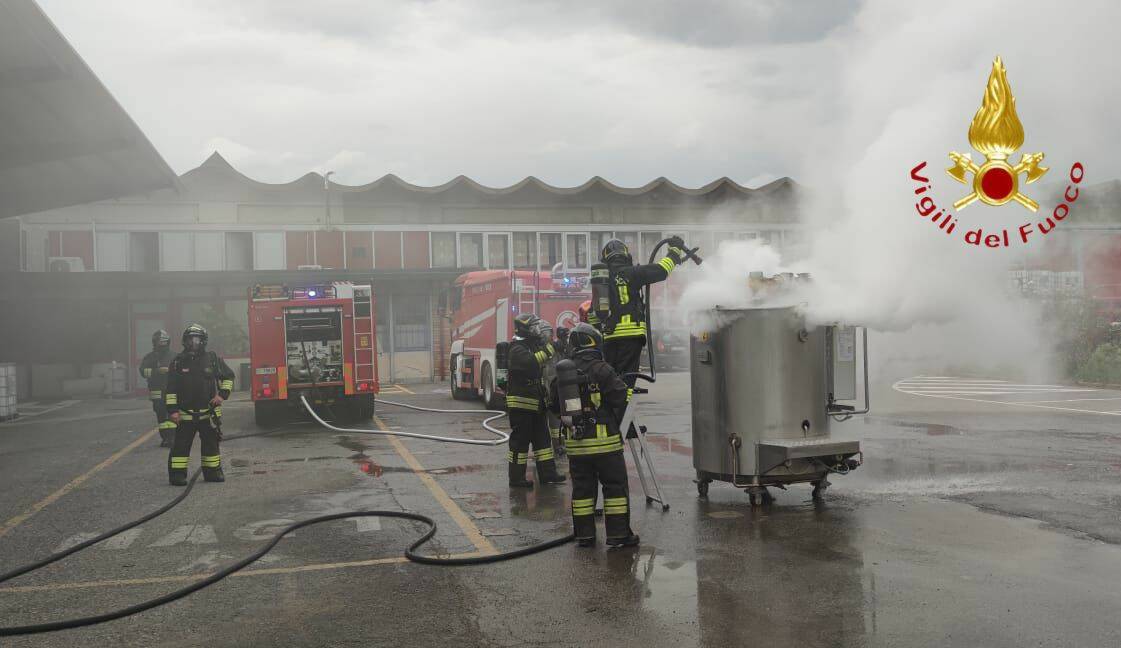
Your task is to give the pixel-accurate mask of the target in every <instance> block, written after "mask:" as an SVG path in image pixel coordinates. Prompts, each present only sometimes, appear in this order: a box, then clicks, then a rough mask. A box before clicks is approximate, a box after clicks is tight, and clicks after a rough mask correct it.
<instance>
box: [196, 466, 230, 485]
mask: <svg viewBox="0 0 1121 648" xmlns="http://www.w3.org/2000/svg"><path fill="white" fill-rule="evenodd" d="M202 478H203V479H205V480H206V481H208V482H224V481H226V473H224V472H222V467H221V466H218V467H217V468H203V469H202Z"/></svg>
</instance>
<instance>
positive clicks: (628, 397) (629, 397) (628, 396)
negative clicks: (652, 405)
mask: <svg viewBox="0 0 1121 648" xmlns="http://www.w3.org/2000/svg"><path fill="white" fill-rule="evenodd" d="M631 396H634V389H632V388H630V387H628V388H627V402H628V403H629V402H631Z"/></svg>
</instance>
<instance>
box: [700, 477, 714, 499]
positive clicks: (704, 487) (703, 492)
mask: <svg viewBox="0 0 1121 648" xmlns="http://www.w3.org/2000/svg"><path fill="white" fill-rule="evenodd" d="M710 483H712V482H710V481H708V480H705V479H700V480H697V495H699V496H701V497H708V485H709V484H710Z"/></svg>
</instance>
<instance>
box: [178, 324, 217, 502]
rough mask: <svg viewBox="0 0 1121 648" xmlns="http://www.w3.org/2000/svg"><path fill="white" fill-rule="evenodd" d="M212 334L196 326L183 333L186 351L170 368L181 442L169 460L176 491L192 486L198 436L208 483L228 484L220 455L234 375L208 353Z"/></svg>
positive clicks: (184, 349) (211, 352) (192, 325)
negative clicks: (189, 469) (191, 468)
mask: <svg viewBox="0 0 1121 648" xmlns="http://www.w3.org/2000/svg"><path fill="white" fill-rule="evenodd" d="M207 337H208V336H207V334H206V329H204V328H203V327H202V326H200V325H198V324H191V325H190V326H188V327H187V329H186V330H185V331H183V351H182V352H181V353H180V354H179V355H177V356H175V358H174V359H173V360H172V361H171V365H170V366H169V367H168V373H167V387H166V390H165V393H164V400H165V402H166V403H167V411H168V416H169V417H170V418H171V420H172V421H175V423H176V428H175V442H174V443H173V444H172V446H171V453H170V455H169V456H168V460H167V477H168V481H170V482H171V484H172V485H173V486H184V485H186V483H187V465H188V463H190V460H191V446H192V445H194V442H195V433H198V435H199V442H200V445H201V449H202V476H203V478H204V479H205V480H206V481H212V482H222V481H226V476H225V474H224V473H223V472H222V458H221V455H220V454H219V452H218V441H219V440H220V433H219V429H220V428H219V425H220V423H221V421H220V418H221V416H222V402H223V401H225V400H226V399H227V398H229V397H230V392H231V391H233V388H234V372H233V371H232V370H231V369H230V367H229V366H228V365H227V364H226V362H225V361H224V360H222V358H220V357H218V354H217V353H215V352H213V351H208V350H207V348H206V341H207Z"/></svg>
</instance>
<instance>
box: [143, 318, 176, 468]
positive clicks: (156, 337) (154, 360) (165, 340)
mask: <svg viewBox="0 0 1121 648" xmlns="http://www.w3.org/2000/svg"><path fill="white" fill-rule="evenodd" d="M174 357H175V354H174V353H172V351H171V336H169V335H168V334H167V331H165V330H163V329H160V330H158V331H156V332H155V333H153V334H152V351H151V353H149V354H148V355H146V356H144V359H143V360H141V361H140V376H141V377H142V378H144V379H145V380H147V381H148V399H149V400H151V401H152V411H154V412H155V413H156V428H157V429H158V430H159V432H160V447H161V448H170V447H171V441H172V439H174V438H175V422H174V421H171V420H168V418H167V405H166V404H165V403H164V402H163V392H164V387H165V386H166V385H167V366H168V365H169V364H171V359H172V358H174Z"/></svg>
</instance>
